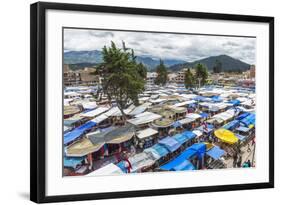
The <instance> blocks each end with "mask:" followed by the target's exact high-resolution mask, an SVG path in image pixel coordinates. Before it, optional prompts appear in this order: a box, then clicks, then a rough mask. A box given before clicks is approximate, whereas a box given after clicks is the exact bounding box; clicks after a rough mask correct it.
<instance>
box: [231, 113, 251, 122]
mask: <svg viewBox="0 0 281 205" xmlns="http://www.w3.org/2000/svg"><path fill="white" fill-rule="evenodd" d="M250 114H251V113H249V112H245V113H243V114H241V115H239V116H238V117H236V118H235V120H242V119H244V118H245V117H247V116H248V115H250Z"/></svg>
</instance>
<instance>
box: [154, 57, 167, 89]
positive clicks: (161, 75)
mask: <svg viewBox="0 0 281 205" xmlns="http://www.w3.org/2000/svg"><path fill="white" fill-rule="evenodd" d="M156 73H157V77H156V79H155V82H154V83H155V84H156V85H162V86H163V85H165V84H166V83H167V80H168V72H167V68H166V66H165V65H164V62H163V61H162V60H161V59H160V62H159V65H158V66H157V67H156Z"/></svg>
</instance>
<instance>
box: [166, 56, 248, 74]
mask: <svg viewBox="0 0 281 205" xmlns="http://www.w3.org/2000/svg"><path fill="white" fill-rule="evenodd" d="M216 60H219V61H220V62H221V63H222V69H223V71H245V70H248V69H249V67H250V65H249V64H247V63H245V62H243V61H240V60H238V59H235V58H232V57H230V56H228V55H219V56H211V57H208V58H203V59H201V60H197V61H194V62H187V63H181V64H177V65H172V66H170V67H169V69H170V70H173V71H178V70H181V69H182V68H187V67H194V66H195V65H196V64H198V63H202V64H204V65H206V66H207V68H208V69H209V70H210V71H212V70H213V67H214V66H215V63H216Z"/></svg>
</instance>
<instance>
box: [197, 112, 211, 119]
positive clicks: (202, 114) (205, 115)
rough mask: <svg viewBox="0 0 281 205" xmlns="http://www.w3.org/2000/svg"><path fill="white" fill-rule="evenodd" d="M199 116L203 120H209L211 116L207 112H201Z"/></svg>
mask: <svg viewBox="0 0 281 205" xmlns="http://www.w3.org/2000/svg"><path fill="white" fill-rule="evenodd" d="M199 115H201V117H202V118H207V117H208V116H209V114H208V113H206V112H201V113H199Z"/></svg>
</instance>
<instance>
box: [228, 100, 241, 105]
mask: <svg viewBox="0 0 281 205" xmlns="http://www.w3.org/2000/svg"><path fill="white" fill-rule="evenodd" d="M228 103H230V104H232V105H233V106H236V105H239V104H240V103H241V102H240V101H239V100H230V101H228Z"/></svg>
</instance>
